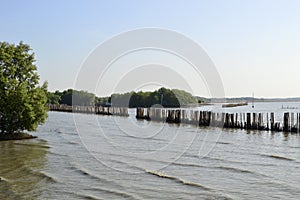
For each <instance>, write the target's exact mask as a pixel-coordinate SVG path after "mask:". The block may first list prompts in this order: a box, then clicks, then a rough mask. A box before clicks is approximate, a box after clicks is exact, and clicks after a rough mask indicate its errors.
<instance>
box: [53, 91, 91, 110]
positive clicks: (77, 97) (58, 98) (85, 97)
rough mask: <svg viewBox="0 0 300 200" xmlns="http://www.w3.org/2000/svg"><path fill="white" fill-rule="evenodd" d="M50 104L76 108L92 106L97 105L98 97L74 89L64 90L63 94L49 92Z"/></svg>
mask: <svg viewBox="0 0 300 200" xmlns="http://www.w3.org/2000/svg"><path fill="white" fill-rule="evenodd" d="M47 97H48V103H49V104H65V105H69V106H71V105H74V106H92V105H95V103H96V96H95V94H93V93H89V92H87V91H83V90H81V91H78V90H73V89H68V90H64V91H63V92H60V91H58V90H57V91H55V92H48V95H47Z"/></svg>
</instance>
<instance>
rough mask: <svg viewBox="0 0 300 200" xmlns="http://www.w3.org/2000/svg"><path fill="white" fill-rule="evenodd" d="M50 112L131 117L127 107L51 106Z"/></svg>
mask: <svg viewBox="0 0 300 200" xmlns="http://www.w3.org/2000/svg"><path fill="white" fill-rule="evenodd" d="M48 108H49V110H50V111H59V112H73V113H90V114H98V115H115V116H129V114H128V108H126V107H102V106H69V105H62V104H49V105H48Z"/></svg>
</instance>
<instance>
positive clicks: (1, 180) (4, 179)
mask: <svg viewBox="0 0 300 200" xmlns="http://www.w3.org/2000/svg"><path fill="white" fill-rule="evenodd" d="M1 182H8V180H7V179H6V178H3V177H0V183H1Z"/></svg>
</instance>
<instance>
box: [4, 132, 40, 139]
mask: <svg viewBox="0 0 300 200" xmlns="http://www.w3.org/2000/svg"><path fill="white" fill-rule="evenodd" d="M34 138H37V136H33V135H30V134H28V133H22V132H18V133H10V134H9V133H4V134H1V133H0V141H9V140H27V139H34Z"/></svg>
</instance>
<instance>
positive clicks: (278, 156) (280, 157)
mask: <svg viewBox="0 0 300 200" xmlns="http://www.w3.org/2000/svg"><path fill="white" fill-rule="evenodd" d="M262 156H265V157H269V158H275V159H279V160H287V161H294V159H292V158H287V157H284V156H280V155H266V154H262Z"/></svg>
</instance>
